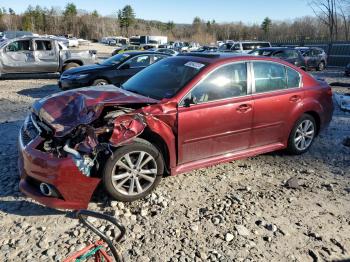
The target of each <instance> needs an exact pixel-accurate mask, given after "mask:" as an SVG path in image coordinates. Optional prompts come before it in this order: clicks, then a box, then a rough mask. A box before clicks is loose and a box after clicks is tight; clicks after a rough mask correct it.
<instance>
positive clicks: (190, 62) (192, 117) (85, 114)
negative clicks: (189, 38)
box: [19, 53, 333, 209]
mask: <svg viewBox="0 0 350 262" xmlns="http://www.w3.org/2000/svg"><path fill="white" fill-rule="evenodd" d="M332 112H333V104H332V92H331V88H330V87H329V86H328V85H327V84H326V83H325V82H322V81H319V80H316V79H314V78H313V77H312V76H310V75H309V74H308V73H306V72H304V71H302V70H300V69H298V68H297V67H295V66H293V65H291V64H289V63H287V62H284V61H282V60H277V59H273V58H268V57H253V56H238V55H236V56H235V55H226V54H195V53H193V54H187V55H180V56H176V57H172V58H166V59H164V60H162V61H160V62H158V63H155V64H154V65H151V66H150V67H148V68H146V69H145V70H143V71H141V72H140V73H138V74H136V75H135V76H134V77H132V78H131V79H129V80H128V81H127V82H125V83H124V85H123V86H121V87H120V88H116V87H114V86H103V87H91V88H83V89H76V90H70V91H66V92H61V93H58V94H55V95H52V96H49V97H46V98H44V99H42V100H39V101H37V102H36V103H35V104H34V105H33V108H32V112H31V114H30V115H29V116H28V117H27V118H26V120H25V122H24V125H23V127H22V128H21V130H20V134H19V149H20V150H19V152H20V153H19V170H20V175H21V180H20V189H21V191H22V192H23V193H24V194H25V195H27V196H29V197H31V198H33V199H35V200H37V201H38V202H40V203H42V204H44V205H47V206H50V207H53V208H64V209H80V208H86V207H87V205H88V203H89V201H90V198H91V196H92V195H93V193H94V191H95V189H96V187H97V186H98V185H99V184H100V183H102V185H103V188H104V190H105V191H106V192H107V193H108V194H109V195H110V196H112V197H113V198H114V199H117V200H120V201H133V200H136V199H139V198H142V197H144V196H146V195H147V194H149V193H150V192H151V191H152V190H153V189H154V188H155V187H156V186H157V185H158V183H159V182H160V180H161V178H162V177H163V176H164V175H165V174H170V175H176V174H179V173H184V172H188V171H190V170H193V169H196V168H201V167H206V166H210V165H214V164H218V163H221V162H227V161H232V160H234V159H239V158H244V157H249V156H254V155H258V154H262V153H266V152H270V151H275V150H280V149H287V150H288V151H289V152H290V153H293V154H302V153H304V152H306V151H307V150H308V149H309V148H310V146H311V145H312V143H313V141H314V139H315V137H316V136H317V134H319V132H320V131H321V130H322V129H323V128H325V127H326V126H327V125H328V124H329V122H330V120H331V118H332Z"/></svg>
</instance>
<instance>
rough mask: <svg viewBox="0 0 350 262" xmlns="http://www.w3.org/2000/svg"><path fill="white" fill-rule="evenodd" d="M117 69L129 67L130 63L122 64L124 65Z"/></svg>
mask: <svg viewBox="0 0 350 262" xmlns="http://www.w3.org/2000/svg"><path fill="white" fill-rule="evenodd" d="M119 69H122V70H124V69H130V65H129V64H124V65H122V66H121V67H120V68H119Z"/></svg>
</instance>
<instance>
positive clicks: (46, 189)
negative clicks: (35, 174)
mask: <svg viewBox="0 0 350 262" xmlns="http://www.w3.org/2000/svg"><path fill="white" fill-rule="evenodd" d="M40 192H41V193H42V194H43V195H44V196H47V197H49V196H53V190H52V188H51V186H49V185H48V184H46V183H41V184H40Z"/></svg>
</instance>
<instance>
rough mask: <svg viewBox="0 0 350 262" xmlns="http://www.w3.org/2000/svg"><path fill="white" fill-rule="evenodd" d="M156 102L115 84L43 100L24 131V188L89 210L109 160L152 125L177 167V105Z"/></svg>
mask: <svg viewBox="0 0 350 262" xmlns="http://www.w3.org/2000/svg"><path fill="white" fill-rule="evenodd" d="M156 102H157V101H156V100H151V99H149V98H145V97H140V96H138V95H135V94H133V93H129V92H126V91H123V90H120V91H118V90H117V91H116V90H115V87H114V88H113V89H112V88H111V87H107V88H105V90H97V89H94V88H90V89H80V90H79V91H66V92H62V93H60V94H57V95H54V96H51V97H48V98H45V99H43V100H39V101H38V102H36V103H35V104H34V105H33V110H32V111H33V112H32V114H31V115H30V116H29V117H28V118H27V119H26V121H25V122H24V125H23V127H22V128H21V131H20V134H19V142H18V144H19V160H18V166H19V171H20V176H21V180H20V190H21V191H22V192H23V193H24V194H25V195H27V196H29V197H31V198H33V199H35V200H36V201H38V202H40V203H42V204H44V205H46V206H49V207H53V208H60V209H80V208H87V206H88V203H89V201H90V199H91V197H92V195H93V193H94V191H95V189H96V187H97V186H98V184H99V183H100V181H101V177H102V175H101V172H102V170H103V166H104V161H106V159H108V157H110V156H111V155H112V154H113V150H115V149H116V148H117V147H120V146H122V145H125V144H127V143H132V141H133V140H134V139H135V138H136V137H138V136H140V135H141V134H142V133H143V132H144V130H145V129H146V128H147V132H153V133H157V134H158V135H160V136H161V137H162V138H163V140H164V142H165V143H166V145H167V147H168V148H172V150H169V159H170V160H169V165H170V168H171V167H172V166H174V161H175V157H174V149H173V148H175V138H174V134H173V132H172V128H171V127H172V126H173V125H174V122H175V117H176V107H175V104H174V103H171V104H167V103H165V104H156ZM51 189H52V190H51ZM47 191H49V193H50V194H47ZM51 191H52V192H51Z"/></svg>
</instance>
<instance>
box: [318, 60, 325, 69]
mask: <svg viewBox="0 0 350 262" xmlns="http://www.w3.org/2000/svg"><path fill="white" fill-rule="evenodd" d="M324 69H325V63H324V62H323V61H321V62H320V63H319V64H318V66H317V71H323V70H324Z"/></svg>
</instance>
